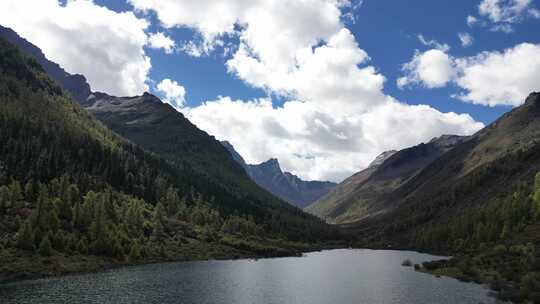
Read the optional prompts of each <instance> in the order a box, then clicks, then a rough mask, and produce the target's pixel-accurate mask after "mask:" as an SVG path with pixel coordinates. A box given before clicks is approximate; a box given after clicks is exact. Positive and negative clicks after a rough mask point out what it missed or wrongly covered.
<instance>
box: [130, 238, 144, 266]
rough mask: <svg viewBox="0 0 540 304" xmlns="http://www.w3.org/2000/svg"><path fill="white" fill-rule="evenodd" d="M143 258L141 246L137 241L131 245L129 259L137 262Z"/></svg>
mask: <svg viewBox="0 0 540 304" xmlns="http://www.w3.org/2000/svg"><path fill="white" fill-rule="evenodd" d="M140 258H141V246H140V245H139V242H138V241H137V240H135V241H133V243H132V244H131V249H130V251H129V259H130V260H132V261H136V260H138V259H140Z"/></svg>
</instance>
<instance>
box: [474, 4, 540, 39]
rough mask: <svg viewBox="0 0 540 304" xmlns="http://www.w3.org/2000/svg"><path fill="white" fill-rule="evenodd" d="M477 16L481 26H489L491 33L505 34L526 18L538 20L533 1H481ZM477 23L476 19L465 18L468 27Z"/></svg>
mask: <svg viewBox="0 0 540 304" xmlns="http://www.w3.org/2000/svg"><path fill="white" fill-rule="evenodd" d="M478 14H479V16H480V17H481V18H482V19H483V20H482V23H481V24H482V25H484V26H489V28H490V30H491V31H501V32H505V33H510V32H512V31H513V24H516V23H520V22H523V21H524V20H526V19H528V18H540V11H539V10H538V9H537V8H535V7H534V6H533V0H482V2H480V4H479V5H478ZM477 21H478V20H477V18H476V17H473V16H469V17H467V24H469V26H471V25H472V24H475V23H476V22H477Z"/></svg>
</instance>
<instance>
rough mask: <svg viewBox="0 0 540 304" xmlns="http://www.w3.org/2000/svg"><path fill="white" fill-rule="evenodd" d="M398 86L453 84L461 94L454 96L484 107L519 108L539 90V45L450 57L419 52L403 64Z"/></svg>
mask: <svg viewBox="0 0 540 304" xmlns="http://www.w3.org/2000/svg"><path fill="white" fill-rule="evenodd" d="M403 70H404V72H405V73H406V75H405V76H403V77H401V78H399V79H398V86H400V87H401V88H404V87H406V86H408V85H413V84H415V85H423V86H425V87H428V88H434V87H442V86H445V85H447V84H448V83H450V82H451V83H454V84H455V85H457V86H458V87H459V88H460V89H461V90H462V92H461V93H459V94H456V95H455V97H457V98H459V99H461V100H462V101H466V102H471V103H474V104H481V105H486V106H497V105H511V106H518V105H520V104H521V103H523V101H524V100H525V98H526V97H527V95H528V94H529V93H530V92H532V91H535V90H538V89H540V85H539V84H540V45H535V44H530V43H522V44H519V45H516V46H515V47H513V48H509V49H506V50H504V51H503V52H497V51H494V52H483V53H480V54H478V55H476V56H472V57H464V58H453V57H451V56H449V55H447V54H446V53H444V52H442V51H440V50H430V51H427V52H425V53H418V52H417V54H416V55H415V56H414V57H413V59H412V60H411V61H410V62H409V63H406V64H405V65H404V68H403Z"/></svg>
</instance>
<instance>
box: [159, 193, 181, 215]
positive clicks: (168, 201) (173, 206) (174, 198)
mask: <svg viewBox="0 0 540 304" xmlns="http://www.w3.org/2000/svg"><path fill="white" fill-rule="evenodd" d="M163 204H164V205H165V206H166V207H167V213H168V214H169V215H170V216H174V215H176V213H177V212H178V208H179V205H180V197H179V196H178V191H177V190H176V189H175V188H173V187H169V189H167V193H166V195H165V199H164V202H163Z"/></svg>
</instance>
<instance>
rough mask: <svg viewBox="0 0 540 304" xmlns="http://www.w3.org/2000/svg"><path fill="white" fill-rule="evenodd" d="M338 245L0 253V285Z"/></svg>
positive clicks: (223, 244) (247, 242)
mask: <svg viewBox="0 0 540 304" xmlns="http://www.w3.org/2000/svg"><path fill="white" fill-rule="evenodd" d="M337 247H340V245H339V244H333V245H331V244H326V245H323V244H306V243H295V242H288V241H287V242H285V241H282V240H276V239H268V240H262V239H255V238H249V239H244V238H239V237H235V236H230V235H227V236H223V237H222V238H221V239H219V240H216V241H214V242H205V241H201V240H198V239H189V240H187V241H185V243H183V244H182V245H181V246H174V247H173V246H171V247H166V248H167V249H166V251H164V252H155V253H154V254H147V256H145V257H140V258H138V259H133V258H129V257H125V258H121V259H119V258H111V257H104V256H96V255H81V254H65V253H62V252H53V253H52V254H51V255H50V256H40V255H39V254H36V253H32V252H28V251H24V250H19V249H16V248H7V249H0V265H1V266H0V284H2V283H9V282H14V281H20V280H31V279H38V278H43V277H51V276H62V275H67V274H75V273H90V272H97V271H102V270H106V269H111V268H116V267H124V266H132V265H142V264H151V263H160V262H172V261H196V260H228V259H243V258H272V257H290V256H301V255H302V253H303V252H309V251H317V250H322V249H329V248H337Z"/></svg>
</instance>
